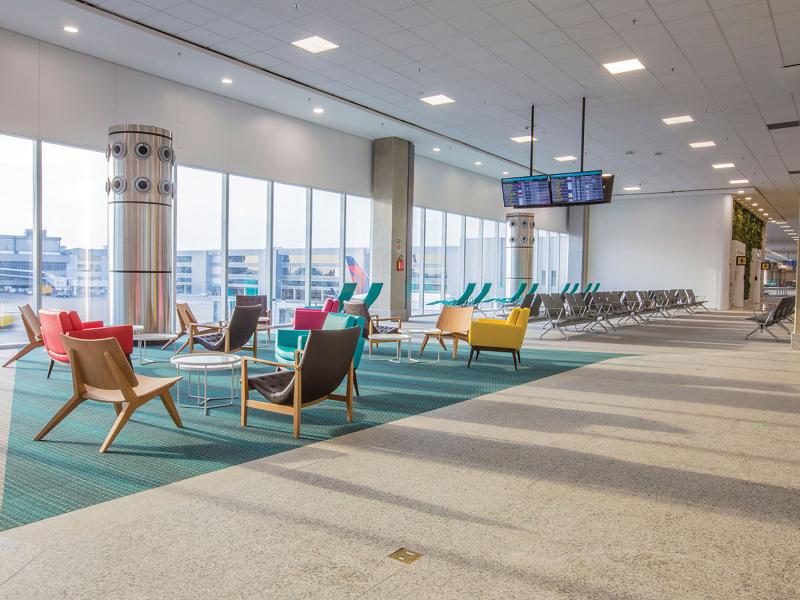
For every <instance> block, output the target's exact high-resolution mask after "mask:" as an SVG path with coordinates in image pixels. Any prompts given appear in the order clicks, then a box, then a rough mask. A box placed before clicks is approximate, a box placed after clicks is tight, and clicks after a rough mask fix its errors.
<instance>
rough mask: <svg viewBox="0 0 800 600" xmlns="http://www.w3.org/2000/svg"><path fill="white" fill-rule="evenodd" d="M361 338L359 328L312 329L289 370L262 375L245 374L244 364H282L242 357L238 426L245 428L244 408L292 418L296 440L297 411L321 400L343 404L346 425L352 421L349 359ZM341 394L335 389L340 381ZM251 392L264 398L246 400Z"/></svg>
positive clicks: (281, 365)
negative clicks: (343, 389) (345, 380)
mask: <svg viewBox="0 0 800 600" xmlns="http://www.w3.org/2000/svg"><path fill="white" fill-rule="evenodd" d="M360 337H361V327H348V328H346V329H313V330H311V331H309V333H308V340H307V341H306V344H305V347H304V348H303V350H297V351H296V352H295V358H294V365H293V367H292V369H291V370H280V371H276V372H275V373H268V374H266V375H255V376H249V375H248V365H249V364H251V363H253V364H264V365H269V366H274V367H278V368H282V369H285V368H286V365H285V364H281V363H276V362H273V361H269V360H263V359H259V358H250V357H249V356H247V357H245V360H244V361H243V362H242V412H241V424H242V427H243V428H244V427H247V411H248V409H258V410H265V411H268V412H276V413H280V414H284V415H292V418H293V425H294V437H300V412H301V411H302V409H304V408H308V407H309V406H313V405H314V404H318V403H320V402H322V401H324V400H328V399H330V400H339V401H342V402H344V403H345V404H346V405H347V422H348V423H350V422H352V420H353V372H354V371H353V357H354V355H355V352H356V347H357V345H358V343H359V338H360ZM345 378H346V379H347V385H346V388H345V393H344V394H336V393H334V392H336V389H337V388H338V387H339V385H340V384H341V383H342V381H343V380H344V379H345ZM251 390H252V391H255V392H257V393H258V394H260V395H261V396H263V397H264V398H265V399H266V402H265V401H263V400H256V399H254V398H251V397H250V391H251Z"/></svg>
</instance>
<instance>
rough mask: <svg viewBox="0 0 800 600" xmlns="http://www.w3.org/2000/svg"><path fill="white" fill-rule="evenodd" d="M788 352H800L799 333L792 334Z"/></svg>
mask: <svg viewBox="0 0 800 600" xmlns="http://www.w3.org/2000/svg"><path fill="white" fill-rule="evenodd" d="M790 350H792V351H793V352H798V351H800V333H792V342H791V344H790Z"/></svg>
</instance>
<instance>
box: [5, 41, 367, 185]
mask: <svg viewBox="0 0 800 600" xmlns="http://www.w3.org/2000/svg"><path fill="white" fill-rule="evenodd" d="M0 81H2V82H3V84H2V85H0V133H11V134H16V135H21V136H26V137H32V138H40V139H43V140H45V141H50V142H57V143H63V144H69V145H74V146H81V147H85V148H91V149H95V150H104V149H105V146H106V142H107V137H108V127H109V126H111V125H114V124H118V123H141V124H145V125H156V126H159V127H164V128H166V129H169V130H171V131H172V132H173V134H174V139H175V142H174V143H175V152H176V158H177V160H178V162H180V163H181V164H185V165H191V166H195V167H201V168H207V169H213V170H217V171H228V172H231V173H236V174H240V175H248V176H252V177H261V178H264V179H272V180H276V181H281V182H284V183H295V184H301V185H306V186H313V187H317V188H322V189H329V190H333V191H337V192H348V193H351V194H356V195H362V196H371V195H372V189H371V188H372V142H371V141H370V140H367V139H364V138H360V137H357V136H353V135H349V134H346V133H342V132H340V131H336V130H333V129H329V128H327V127H322V126H320V125H316V124H314V123H309V122H307V121H303V120H300V119H295V118H293V117H289V116H286V115H282V114H278V113H275V112H271V111H268V110H266V109H263V108H259V107H256V106H253V105H250V104H246V103H244V102H239V101H237V100H232V99H230V98H225V97H223V96H218V95H216V94H211V93H209V92H205V91H202V90H199V89H196V88H193V87H189V86H186V85H182V84H179V83H175V82H173V81H168V80H166V79H162V78H159V77H155V76H153V75H148V74H146V73H142V72H140V71H135V70H133V69H129V68H127V67H123V66H120V65H116V64H113V63H110V62H107V61H103V60H99V59H97V58H92V57H90V56H87V55H85V54H80V53H77V52H73V51H71V50H67V49H64V48H61V47H59V46H54V45H51V44H47V43H45V42H41V41H38V40H35V39H32V38H29V37H26V36H23V35H19V34H17V33H13V32H10V31H7V30H4V29H0Z"/></svg>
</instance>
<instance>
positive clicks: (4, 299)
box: [0, 135, 34, 344]
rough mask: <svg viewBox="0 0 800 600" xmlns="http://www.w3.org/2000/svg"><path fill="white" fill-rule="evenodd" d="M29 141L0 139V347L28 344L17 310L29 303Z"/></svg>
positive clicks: (31, 287) (31, 167)
mask: <svg viewBox="0 0 800 600" xmlns="http://www.w3.org/2000/svg"><path fill="white" fill-rule="evenodd" d="M33 152H34V143H33V140H26V139H23V138H16V137H10V136H6V135H0V181H2V182H3V191H2V194H0V202H1V203H2V205H3V210H2V215H3V217H2V219H0V344H9V343H16V342H23V341H27V340H28V336H27V335H26V334H25V329H24V327H23V325H22V321H21V320H20V318H19V309H18V308H17V306H19V305H22V304H32V303H33V289H34V288H33V258H32V257H33V254H32V248H33V234H32V230H33Z"/></svg>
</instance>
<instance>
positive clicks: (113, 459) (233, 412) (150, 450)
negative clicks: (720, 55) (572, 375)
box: [0, 344, 620, 531]
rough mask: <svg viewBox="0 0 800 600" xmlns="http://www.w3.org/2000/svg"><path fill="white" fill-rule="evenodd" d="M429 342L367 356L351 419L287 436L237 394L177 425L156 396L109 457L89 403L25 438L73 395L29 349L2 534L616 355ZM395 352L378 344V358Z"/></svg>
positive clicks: (221, 389) (283, 423) (154, 370)
mask: <svg viewBox="0 0 800 600" xmlns="http://www.w3.org/2000/svg"><path fill="white" fill-rule="evenodd" d="M432 345H433V344H431V345H429V347H428V349H427V350H426V355H425V356H424V357H423V358H425V359H426V360H427V361H430V362H424V363H418V364H413V365H410V364H399V365H398V364H395V363H391V362H388V361H385V360H370V359H369V358H367V356H366V354H365V356H364V359H363V360H362V362H361V366H360V368H359V370H358V380H359V386H360V389H361V396H360V397H359V398H356V400H355V411H354V418H353V422H352V423H351V424H348V423H347V420H346V418H345V410H344V406H343V405H342V404H341V403H339V402H323V403H321V404H318V405H316V406H314V407H312V408H309V409H306V410H304V411H303V420H302V430H301V434H302V437H301V438H300V439H299V440H295V439H294V438H293V437H292V423H291V418H290V417H288V416H283V415H277V414H266V413H263V412H256V411H251V412H250V413H249V415H250V416H249V427H248V428H247V429H246V430H242V429H241V427H240V426H239V404H238V400H236V401H235V403H234V405H233V406H229V407H227V408H222V409H216V410H213V411H211V412H210V414H209V415H208V416H204V415H203V411H202V410H195V409H191V408H181V409H180V413H181V418H182V420H183V424H184V429H183V430H180V429H177V428H176V427H175V426H174V424H173V423H172V421H171V420H170V418H169V416H168V415H167V413H166V411H165V410H164V407H163V405H162V404H161V402H159V401H157V400H156V401H153V402H150V403H148V404H147V405H145V406H144V407H142V408H141V409H139V410H138V411H137V412H136V414H135V415H134V418H133V420H131V421H130V422H129V423H128V424H127V425H126V426H125V428H124V429H123V430H122V433H121V434H120V435H119V437H117V439H116V441H115V442H114V444H113V445H112V446H111V448H110V450H109V452H108V453H106V454H100V453H99V452H98V449H99V447H100V444H101V443H102V441H103V440H104V439H105V436H106V434H107V433H108V430H109V429H110V428H111V425H112V423H113V422H114V418H115V415H114V411H113V409H112V408H111V407H110V406H108V405H102V404H100V403H96V402H86V403H84V404H83V405H82V406H80V407H79V408H78V409H76V410H75V411H74V412H73V413H72V414H71V415H70V416H69V417H67V419H66V420H64V421H63V422H62V423H61V424H60V425H59V426H58V427H56V428H55V429H54V430H53V431H52V432H51V433H50V434H49V435H48V437H47V438H46V439H45V441H42V442H34V441H33V436H34V435H35V434H36V433H37V432H38V431H39V430H40V429H41V427H42V426H43V425H44V424H45V423H46V422H47V421H48V420H49V419H50V417H51V416H52V415H53V414H54V413H55V412H56V411H57V410H58V408H59V407H60V406H61V405H62V404H63V403H64V402H65V401H66V399H67V398H69V396H70V393H71V391H72V383H71V376H70V373H69V370H68V367H67V366H64V365H57V366H56V368H55V369H54V371H53V375H52V377H51V379H50V380H47V379H46V377H45V376H46V373H47V360H46V357H45V354H44V352H43V351H39V350H37V351H35V352H33V353H31V354H29V355H28V356H27V357H26V358H24V359H23V360H21V361H20V362H18V363H17V369H16V379H15V389H14V397H13V405H12V412H11V423H10V430H9V439H8V453H7V457H6V468H5V480H4V482H3V486H4V488H3V495H2V498H3V501H2V508H0V531H2V530H6V529H10V528H12V527H18V526H20V525H24V524H26V523H31V522H34V521H39V520H41V519H46V518H48V517H52V516H55V515H59V514H61V513H65V512H69V511H73V510H77V509H79V508H83V507H86V506H91V505H94V504H97V503H100V502H104V501H107V500H112V499H114V498H119V497H122V496H125V495H128V494H133V493H136V492H141V491H143V490H147V489H151V488H154V487H158V486H162V485H165V484H168V483H172V482H174V481H179V480H181V479H186V478H188V477H194V476H195V475H201V474H203V473H208V472H211V471H215V470H217V469H222V468H224V467H228V466H231V465H237V464H241V463H244V462H247V461H251V460H254V459H257V458H262V457H265V456H270V455H273V454H278V453H280V452H285V451H286V450H292V449H293V448H297V447H300V446H304V445H306V444H311V443H314V442H317V441H320V440H327V439H330V438H334V437H337V436H340V435H344V434H347V433H352V432H354V431H358V430H361V429H365V428H368V427H374V426H376V425H381V424H383V423H388V422H391V421H395V420H397V419H402V418H404V417H409V416H412V415H418V414H420V413H424V412H427V411H431V410H435V409H437V408H440V407H443V406H448V405H450V404H454V403H456V402H462V401H464V400H468V399H470V398H475V397H477V396H481V395H483V394H487V393H490V392H495V391H499V390H502V389H505V388H509V387H512V386H516V385H520V384H523V383H527V382H529V381H533V380H536V379H541V378H543V377H548V376H550V375H555V374H558V373H563V372H565V371H569V370H571V369H576V368H578V367H582V366H584V365H589V364H593V363H596V362H599V361H602V360H606V359H609V358H614V357H616V356H620V355H618V354H604V353H592V352H570V351H555V350H523V351H522V367H521V368H520V370H519V371H514V367H513V365H512V362H511V357H510V356H509V355H507V354H484V355H482V356H481V358H480V362H478V363H474V362H473V365H472V367H471V368H470V369H469V370H467V368H466V349H465V348H462V350H461V352H460V355H459V357H458V359H457V360H451V359H450V357H449V355H447V354H445V353H442V360H441V361H440V362H433V361H434V360H435V358H436V351H435V349H431V348H430V346H432ZM464 346H466V345H464ZM259 350H260V351H259V356H261V357H262V358H271V357H272V352H271V350H270V349H261V348H260V349H259ZM392 353H393V352H392V350H389V346H388V345H384V349H382V350H381V352H380V353H377V354H376V357H377V358H383V359H385V358H388V357H389V356H390V355H391V354H392ZM148 356H149V357H151V358H156V359H160V360H163V361H168V359H169V356H171V353H170V352H167V351H161V350H155V349H152V348H151V349H150V350H148ZM133 362H134V368H135V369H136V370H137V371H139V372H141V373H143V374H146V375H174V374H175V369H174V368H173V367H172V366H171V365H170V364H169V363H168V362H162V363H159V364H153V365H146V366H140V365H139V363H138V357H137V356H134V361H133ZM210 379H211V381H213V382H214V384H213V386H212V384H211V383H210V384H209V387H210V388H212V387H213V389H210V390H209V391H210V392H213V393H214V394H215V395H223V394H224V393H227V390H228V385H229V384H228V382H229V380H230V377H229V376H228V377H226V376H225V375H215V376H212V377H211V378H210ZM182 385H184V387H183V388H182V395H184V400H185V391H186V390H185V383H183V384H182ZM173 396H175V393H174V390H173Z"/></svg>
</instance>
